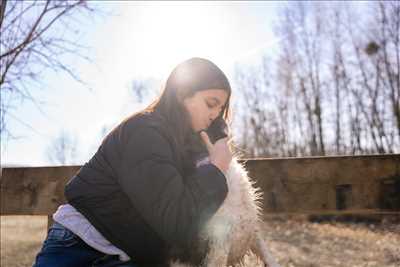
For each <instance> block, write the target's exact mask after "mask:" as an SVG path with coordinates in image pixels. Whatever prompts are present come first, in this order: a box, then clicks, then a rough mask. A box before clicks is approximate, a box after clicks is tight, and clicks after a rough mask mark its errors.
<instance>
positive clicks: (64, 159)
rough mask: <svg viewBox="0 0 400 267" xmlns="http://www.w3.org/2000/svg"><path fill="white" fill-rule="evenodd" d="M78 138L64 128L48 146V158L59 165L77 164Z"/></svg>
mask: <svg viewBox="0 0 400 267" xmlns="http://www.w3.org/2000/svg"><path fill="white" fill-rule="evenodd" d="M77 150H78V138H77V137H76V136H75V135H73V134H70V133H68V132H67V131H65V130H62V131H61V132H60V134H59V135H58V136H57V137H56V138H55V139H54V140H52V141H51V143H50V144H49V146H48V148H47V154H46V155H47V158H48V159H49V160H50V162H52V163H54V164H57V165H58V164H59V165H67V164H77V158H76V157H77V155H78V153H77Z"/></svg>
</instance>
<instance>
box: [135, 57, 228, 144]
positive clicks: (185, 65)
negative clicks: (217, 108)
mask: <svg viewBox="0 0 400 267" xmlns="http://www.w3.org/2000/svg"><path fill="white" fill-rule="evenodd" d="M207 89H222V90H225V91H226V92H227V93H228V98H227V101H226V103H225V105H224V107H223V109H222V111H221V114H220V116H221V117H222V118H224V119H225V120H226V121H227V122H229V119H230V109H229V102H230V96H231V86H230V84H229V81H228V79H227V77H226V76H225V74H224V73H223V72H222V70H221V69H219V68H218V67H217V65H215V64H214V63H213V62H211V61H209V60H207V59H203V58H191V59H188V60H186V61H183V62H182V63H180V64H179V65H178V66H176V67H175V68H174V70H173V71H172V72H171V74H170V75H169V77H168V79H167V81H166V83H165V86H164V89H163V91H162V93H161V95H160V96H159V97H158V98H157V99H156V100H155V101H154V102H153V103H151V104H150V105H149V106H148V107H147V108H145V109H144V110H143V111H142V112H157V113H158V114H160V115H161V116H162V117H164V118H165V119H166V120H167V122H168V124H169V125H170V126H171V129H172V130H173V132H174V133H175V136H174V137H175V141H176V142H177V144H178V146H180V147H183V146H184V145H185V143H186V138H187V137H188V136H190V134H193V130H192V128H191V126H190V125H191V124H190V117H189V114H188V112H187V111H186V109H185V108H184V106H183V103H182V102H183V99H185V98H187V97H191V96H193V95H194V94H195V93H196V92H198V91H202V90H207Z"/></svg>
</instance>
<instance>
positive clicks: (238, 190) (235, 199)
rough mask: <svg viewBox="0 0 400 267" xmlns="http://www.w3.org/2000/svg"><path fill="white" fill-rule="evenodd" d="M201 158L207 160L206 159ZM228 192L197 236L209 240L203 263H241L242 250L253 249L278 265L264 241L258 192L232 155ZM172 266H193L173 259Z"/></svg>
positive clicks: (211, 266) (213, 266) (213, 265)
mask: <svg viewBox="0 0 400 267" xmlns="http://www.w3.org/2000/svg"><path fill="white" fill-rule="evenodd" d="M201 162H203V163H204V162H205V163H207V160H205V161H204V160H202V161H201ZM226 180H227V185H228V195H227V197H226V199H225V201H224V203H223V204H222V206H221V207H220V208H219V209H218V211H217V212H216V214H214V216H213V217H212V218H211V219H210V220H209V221H208V222H207V223H206V225H205V227H204V229H203V232H202V234H201V236H200V239H202V240H206V241H208V250H207V256H206V257H205V258H204V259H202V264H201V265H202V266H208V267H224V266H231V265H232V266H237V265H240V264H241V262H242V260H243V258H244V256H245V254H247V253H248V252H249V251H253V252H254V253H255V254H256V255H257V256H259V257H260V258H261V260H262V261H263V262H264V264H265V266H269V267H279V265H278V264H277V263H276V261H275V260H274V258H273V257H272V256H271V253H270V252H269V250H268V248H267V246H266V245H265V243H264V241H263V239H262V236H261V233H260V232H259V226H260V223H261V219H260V215H261V208H260V200H261V197H262V195H261V193H260V191H259V190H257V189H256V188H255V186H254V185H253V184H252V182H251V181H250V179H249V177H248V174H247V172H246V170H245V168H244V167H243V166H242V165H241V164H239V163H238V161H237V160H236V159H235V158H234V159H233V160H232V162H231V164H230V167H229V169H228V171H227V173H226ZM170 266H171V267H192V265H190V264H186V263H181V262H179V261H173V262H171V263H170Z"/></svg>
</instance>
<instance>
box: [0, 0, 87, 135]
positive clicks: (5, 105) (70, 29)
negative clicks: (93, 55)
mask: <svg viewBox="0 0 400 267" xmlns="http://www.w3.org/2000/svg"><path fill="white" fill-rule="evenodd" d="M0 11H1V13H0V15H1V16H0V36H1V37H0V66H1V67H0V92H1V106H0V111H1V115H0V133H1V135H2V137H4V136H9V135H12V133H10V131H9V128H8V127H7V121H8V120H15V119H16V120H19V119H18V118H17V116H16V115H15V114H13V110H14V108H15V107H16V105H17V104H18V103H20V102H21V101H24V100H28V101H31V102H32V103H34V104H35V105H36V107H37V108H38V109H39V110H40V106H41V104H42V103H41V102H40V99H37V97H35V89H38V88H40V86H41V85H42V81H43V73H44V72H45V71H47V70H52V71H55V72H64V73H68V74H69V75H70V76H71V77H72V78H73V79H75V80H76V81H79V82H82V81H81V79H80V78H79V76H78V75H76V72H75V70H74V69H73V67H72V64H69V63H67V61H66V60H65V57H64V56H66V55H73V56H75V57H78V58H81V59H85V60H88V58H87V57H86V56H85V55H84V54H83V53H82V51H83V50H84V49H85V47H83V46H82V45H81V44H80V42H79V41H78V40H74V39H72V38H74V36H76V34H75V32H77V31H78V30H79V27H80V26H81V25H80V24H81V21H80V20H79V19H81V18H82V17H83V16H84V15H89V14H92V13H94V9H93V8H91V7H89V5H88V2H87V1H85V0H65V1H56V0H36V1H35V0H33V1H6V0H2V1H1V8H0ZM21 122H22V123H23V124H27V123H26V122H24V121H23V120H21Z"/></svg>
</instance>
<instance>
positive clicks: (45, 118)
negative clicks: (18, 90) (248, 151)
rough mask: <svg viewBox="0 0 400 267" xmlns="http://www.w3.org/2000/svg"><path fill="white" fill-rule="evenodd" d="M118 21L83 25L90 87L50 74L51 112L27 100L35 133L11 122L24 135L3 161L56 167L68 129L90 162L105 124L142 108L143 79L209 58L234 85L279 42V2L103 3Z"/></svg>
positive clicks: (22, 113) (47, 96)
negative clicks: (236, 72) (135, 86)
mask: <svg viewBox="0 0 400 267" xmlns="http://www.w3.org/2000/svg"><path fill="white" fill-rule="evenodd" d="M97 4H98V5H99V6H100V7H104V8H107V10H112V12H113V13H114V14H115V15H114V16H108V17H106V18H105V19H102V20H91V21H89V22H88V23H86V24H83V25H82V30H81V31H82V32H83V33H84V36H83V39H82V40H85V42H87V43H85V45H87V46H90V47H91V49H90V51H91V56H92V58H93V62H94V63H92V64H88V63H84V64H82V63H79V64H78V65H76V66H74V67H76V69H77V70H78V73H79V75H81V78H82V79H83V80H84V81H86V82H87V83H88V84H89V85H90V87H91V88H92V89H91V90H89V89H88V88H86V87H84V86H82V85H80V84H78V83H77V82H75V81H73V80H72V79H71V78H69V77H67V76H66V75H60V74H59V75H56V74H54V73H50V72H49V73H48V74H46V76H45V81H46V88H44V89H42V90H40V91H39V90H38V91H37V92H36V96H37V98H38V99H41V100H43V101H45V102H46V105H44V106H43V107H42V110H43V114H42V113H40V112H39V111H37V109H36V108H35V107H33V105H32V104H29V103H24V104H22V105H21V106H20V107H19V109H18V110H17V111H16V112H15V115H16V116H18V117H19V118H20V119H21V120H23V121H25V122H26V123H28V124H29V125H30V126H31V127H32V128H33V129H34V130H31V129H28V128H26V127H25V126H23V125H22V124H20V123H17V122H15V121H13V122H9V123H10V129H11V131H12V132H13V134H14V135H16V136H20V137H21V138H18V139H15V140H9V141H8V142H7V143H5V142H3V141H2V150H1V163H2V165H3V164H4V165H6V164H19V165H29V166H45V165H49V164H50V163H49V162H48V159H47V156H46V149H47V147H48V145H49V143H50V142H51V140H52V139H54V138H55V137H56V136H57V135H58V134H59V133H60V131H61V130H62V129H65V130H67V131H68V132H70V133H72V134H75V135H77V137H78V143H79V147H78V152H79V156H78V158H77V159H76V161H75V162H74V163H76V164H82V163H84V162H85V161H87V160H88V159H89V158H90V157H91V155H92V154H93V152H94V151H95V149H96V148H97V147H98V145H99V144H100V141H101V138H102V135H101V131H102V127H103V126H104V125H106V126H107V127H110V126H112V125H115V124H117V123H119V122H120V121H121V120H122V119H123V118H124V117H125V116H126V115H127V114H130V113H131V112H133V111H135V110H136V109H137V108H138V106H137V105H135V103H132V101H133V99H132V97H130V96H129V89H128V88H129V85H130V83H131V82H132V80H133V79H135V78H147V77H154V78H156V79H160V80H163V81H164V80H165V79H166V78H167V76H168V74H169V73H170V71H171V70H172V69H173V67H174V66H176V65H177V64H178V63H180V62H181V61H183V60H185V59H188V58H190V57H195V56H196V57H205V58H208V59H210V60H212V61H213V62H214V63H216V64H217V65H218V66H219V67H220V68H221V69H222V70H223V71H225V73H226V74H227V75H228V77H229V78H230V80H231V82H232V81H233V66H234V63H237V62H241V63H243V62H248V63H251V62H254V60H257V59H258V58H259V57H260V55H261V53H271V51H272V52H273V50H272V46H273V44H274V43H275V42H276V40H275V39H274V37H273V33H272V32H273V30H272V21H273V20H274V18H275V16H276V11H277V7H278V6H279V5H280V3H274V2H259V1H254V2H226V1H223V2H204V3H202V2H191V1H188V2H185V3H182V2H176V3H174V2H152V1H150V2H146V3H144V2H128V1H127V2H119V3H116V2H111V1H110V2H106V1H104V2H102V4H100V2H98V3H97Z"/></svg>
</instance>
